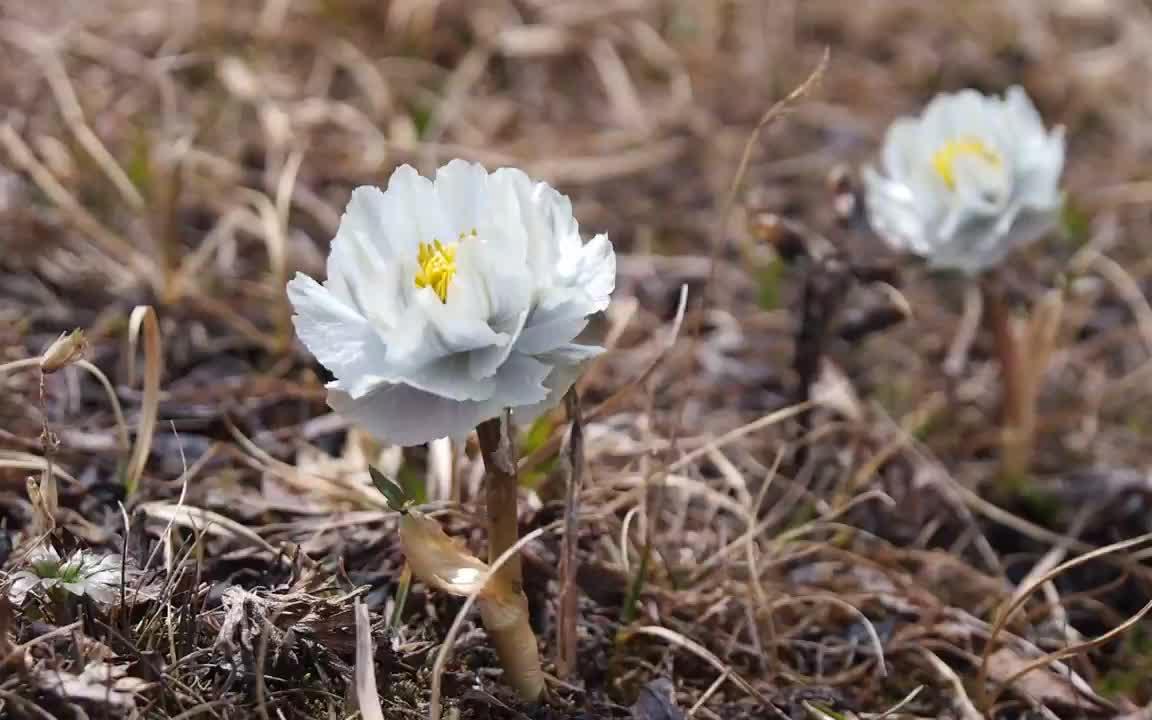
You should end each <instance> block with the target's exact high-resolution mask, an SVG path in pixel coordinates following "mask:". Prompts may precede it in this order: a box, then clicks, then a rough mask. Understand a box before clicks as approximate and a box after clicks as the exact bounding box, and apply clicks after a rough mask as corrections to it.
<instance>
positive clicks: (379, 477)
mask: <svg viewBox="0 0 1152 720" xmlns="http://www.w3.org/2000/svg"><path fill="white" fill-rule="evenodd" d="M368 474H369V475H371V476H372V484H373V485H375V486H376V489H377V490H379V491H380V494H381V495H383V496H384V499H385V500H387V501H388V507H390V508H392V509H393V510H395V511H396V512H401V513H402V512H406V511H407V509H408V505H409V504H410V502H411V501H410V500H409V499H408V493H406V492H404V488H402V487H400V485H399V484H398V483H397V482H396V481H395V480H393V479H392V478H390V477H388V476H387V475H385V474H384V473H382V472H380V471H379V470H377V469H376V468H374V467H372V466H371V465H369V466H368Z"/></svg>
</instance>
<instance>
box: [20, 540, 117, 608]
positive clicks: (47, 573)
mask: <svg viewBox="0 0 1152 720" xmlns="http://www.w3.org/2000/svg"><path fill="white" fill-rule="evenodd" d="M25 563H26V565H27V566H26V567H25V568H24V569H23V570H19V571H17V572H15V573H13V574H12V576H11V577H10V578H9V585H8V597H9V598H10V599H11V600H12V602H13V603H14V604H16V605H22V604H23V603H24V600H25V598H26V597H27V595H28V593H29V592H33V593H35V592H38V591H48V590H52V589H54V588H58V587H59V588H63V589H64V590H67V591H68V592H70V593H72V594H73V595H87V596H89V597H90V598H92V599H93V600H96V601H97V602H101V603H105V604H111V603H114V602H116V600H117V598H119V596H120V578H121V572H122V568H121V562H120V556H119V555H101V554H100V553H96V552H91V551H87V550H77V551H76V552H74V553H72V557H70V558H68V559H67V560H62V559H61V558H60V555H59V554H58V553H57V552H56V550H55V549H54V548H52V547H51V546H48V545H41V546H39V547H37V548H36V549H35V550H33V551H32V552H31V553H29V554H28V557H27V558H26V559H25Z"/></svg>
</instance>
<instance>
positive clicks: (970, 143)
mask: <svg viewBox="0 0 1152 720" xmlns="http://www.w3.org/2000/svg"><path fill="white" fill-rule="evenodd" d="M966 155H974V156H976V157H977V158H980V159H981V160H983V161H984V162H986V163H988V164H989V165H991V166H993V167H1000V166H1001V165H1002V164H1003V162H1004V161H1003V160H1002V159H1001V158H1000V153H998V152H996V151H995V150H993V149H992V148H990V147H988V146H987V145H985V144H984V142H983V141H982V140H978V139H976V138H971V137H968V138H957V139H956V140H949V141H948V142H946V143H944V145H943V147H941V148H940V149H939V150H937V151H936V154H935V155H933V156H932V167H934V168H935V169H936V174H937V175H939V176H940V179H941V180H943V181H944V184H945V185H947V186H948V189H949V190H955V189H956V170H955V168H954V165H955V164H956V160H957V159H959V158H961V157H964V156H966Z"/></svg>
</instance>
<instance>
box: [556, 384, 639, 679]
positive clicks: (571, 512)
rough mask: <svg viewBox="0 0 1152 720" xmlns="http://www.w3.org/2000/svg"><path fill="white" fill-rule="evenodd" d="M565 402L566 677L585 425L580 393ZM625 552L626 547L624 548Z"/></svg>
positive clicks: (562, 649) (559, 654)
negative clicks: (567, 428) (568, 422)
mask: <svg viewBox="0 0 1152 720" xmlns="http://www.w3.org/2000/svg"><path fill="white" fill-rule="evenodd" d="M564 404H565V406H566V408H567V410H568V417H569V418H570V419H571V424H572V428H571V430H570V431H569V436H568V452H567V454H566V461H567V462H566V463H565V471H566V474H567V476H568V487H567V489H566V496H565V499H564V540H563V545H562V547H561V551H560V598H559V602H558V604H559V608H560V609H559V618H558V620H557V627H556V674H557V676H559V677H560V678H561V679H564V678H567V677H568V675H569V673H571V672H572V671H573V670H575V668H576V649H577V644H578V638H577V634H576V620H577V607H576V601H577V585H576V573H577V570H578V569H579V558H578V557H577V555H576V546H577V539H578V538H577V527H576V524H577V514H578V513H579V511H580V506H579V500H580V492H581V490H582V489H583V482H584V427H583V420H582V418H581V416H580V395H579V394H578V393H577V392H576V389H575V387H573V388H571V389H569V390H568V393H567V394H566V395H565V396H564ZM625 552H626V550H625Z"/></svg>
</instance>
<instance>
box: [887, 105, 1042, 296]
mask: <svg viewBox="0 0 1152 720" xmlns="http://www.w3.org/2000/svg"><path fill="white" fill-rule="evenodd" d="M881 165H882V171H878V170H876V169H875V168H872V167H868V168H865V170H864V185H865V192H866V201H867V209H868V219H869V222H870V223H871V225H872V228H873V229H874V230H875V231H876V232H877V233H878V234H879V235H880V236H881V237H883V238H884V239H885V240H886V241H887V242H888V243H889V244H890V245H892V246H893V248H895V249H896V250H899V251H903V252H911V253H914V254H916V255H919V256H922V257H923V258H925V259H926V260H927V261H928V264H929V266H931V267H934V268H941V269H954V270H962V271H964V272H967V273H978V272H980V271H982V270H984V269H986V268H988V267H991V266H993V265H995V264H997V263H999V262H1000V261H1001V260H1003V259H1004V257H1005V256H1006V255H1007V254H1008V253H1009V252H1011V251H1012V250H1014V249H1016V248H1018V247H1020V246H1022V245H1025V244H1027V243H1030V242H1032V241H1033V240H1036V239H1038V238H1039V237H1040V236H1041V235H1043V234H1044V233H1045V232H1047V231H1048V230H1049V229H1051V228H1052V227H1053V226H1054V225H1055V224H1056V222H1057V220H1058V218H1059V214H1060V208H1061V205H1062V195H1061V191H1060V173H1061V171H1062V170H1063V167H1064V129H1063V128H1061V127H1058V128H1055V129H1054V130H1052V131H1048V130H1047V129H1045V127H1044V121H1043V120H1042V119H1041V117H1040V114H1039V113H1038V112H1037V111H1036V108H1035V106H1034V105H1033V104H1032V101H1031V100H1029V99H1028V95H1027V94H1026V93H1025V92H1024V90H1023V89H1022V88H1019V87H1013V88H1011V89H1010V90H1008V92H1007V94H1006V95H1005V96H1004V97H989V96H985V95H981V94H980V93H978V92H976V91H975V90H964V91H962V92H959V93H955V94H942V95H938V96H936V98H935V99H933V100H932V102H930V103H929V104H928V106H927V107H926V108H925V110H924V113H923V114H922V115H921V116H920V117H918V118H911V117H904V118H900V119H898V120H896V121H895V122H894V123H893V124H892V126H891V127H890V128H889V129H888V134H887V137H886V138H885V140H884V149H883V156H882V163H881Z"/></svg>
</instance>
